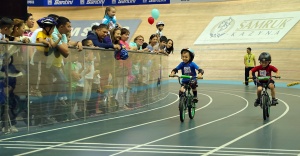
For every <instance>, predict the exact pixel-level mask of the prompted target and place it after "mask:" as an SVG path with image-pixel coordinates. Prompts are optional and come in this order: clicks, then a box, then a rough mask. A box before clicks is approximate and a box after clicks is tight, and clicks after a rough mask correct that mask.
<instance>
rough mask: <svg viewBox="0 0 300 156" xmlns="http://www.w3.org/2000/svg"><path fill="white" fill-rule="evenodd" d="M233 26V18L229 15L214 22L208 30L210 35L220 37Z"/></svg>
mask: <svg viewBox="0 0 300 156" xmlns="http://www.w3.org/2000/svg"><path fill="white" fill-rule="evenodd" d="M233 26H234V20H233V19H232V18H231V17H230V18H228V19H225V20H223V21H221V22H220V23H218V24H216V25H215V26H214V27H213V28H212V29H211V31H210V36H211V37H220V36H223V35H225V34H226V33H227V32H228V31H229V30H231V29H232V27H233Z"/></svg>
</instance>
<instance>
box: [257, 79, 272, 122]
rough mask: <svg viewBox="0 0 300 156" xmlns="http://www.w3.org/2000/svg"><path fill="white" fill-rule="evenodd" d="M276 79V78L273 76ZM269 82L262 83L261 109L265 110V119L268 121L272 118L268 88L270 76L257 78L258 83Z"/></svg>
mask: <svg viewBox="0 0 300 156" xmlns="http://www.w3.org/2000/svg"><path fill="white" fill-rule="evenodd" d="M273 77H274V76H273ZM261 80H267V82H266V83H262V91H261V96H260V104H261V105H260V107H261V108H262V109H263V119H264V120H266V119H267V118H268V117H269V116H270V107H271V100H270V97H269V94H268V91H267V90H268V87H269V83H270V80H271V77H270V76H264V77H257V81H261Z"/></svg>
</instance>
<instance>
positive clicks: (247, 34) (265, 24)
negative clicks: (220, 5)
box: [194, 11, 300, 44]
mask: <svg viewBox="0 0 300 156" xmlns="http://www.w3.org/2000/svg"><path fill="white" fill-rule="evenodd" d="M299 19H300V11H296V12H281V13H268V14H251V15H236V16H217V17H215V18H213V19H212V20H211V21H210V23H209V25H208V26H207V27H206V28H205V30H204V31H203V32H202V33H201V35H200V36H199V37H198V39H197V40H196V41H195V42H194V44H219V43H253V42H255V43H258V42H261V43H269V42H279V41H280V40H281V39H282V38H283V37H284V36H285V35H286V34H287V33H288V32H289V31H290V30H291V29H292V28H293V27H294V26H295V24H296V23H297V22H298V21H299Z"/></svg>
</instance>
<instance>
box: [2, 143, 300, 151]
mask: <svg viewBox="0 0 300 156" xmlns="http://www.w3.org/2000/svg"><path fill="white" fill-rule="evenodd" d="M8 143H10V144H8ZM61 143H64V142H39V141H5V143H2V144H0V145H3V146H11V145H14V146H31V147H34V146H51V145H53V144H61ZM69 145H74V146H76V147H97V148H104V147H105V146H107V147H110V146H111V147H113V148H127V147H131V146H137V145H139V144H113V143H94V142H74V143H71V144H69ZM63 147H71V146H63ZM8 148H14V147H8ZM152 148H153V149H154V148H156V149H164V148H169V149H179V150H180V149H185V150H193V149H215V148H217V147H210V146H176V145H145V146H144V149H152ZM139 149H143V148H139ZM223 149H224V150H236V151H272V152H300V149H298V150H291V149H263V148H240V147H224V148H223Z"/></svg>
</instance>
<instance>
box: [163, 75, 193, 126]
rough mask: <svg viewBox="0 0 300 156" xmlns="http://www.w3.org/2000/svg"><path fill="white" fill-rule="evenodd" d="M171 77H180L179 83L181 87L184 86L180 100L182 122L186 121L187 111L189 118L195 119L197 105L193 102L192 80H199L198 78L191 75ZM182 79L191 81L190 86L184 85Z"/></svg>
mask: <svg viewBox="0 0 300 156" xmlns="http://www.w3.org/2000/svg"><path fill="white" fill-rule="evenodd" d="M169 77H178V82H179V84H180V85H181V86H184V92H182V93H181V95H180V97H179V98H180V99H179V117H180V121H181V122H183V121H184V119H185V111H186V109H188V114H189V118H190V119H193V118H194V117H195V110H196V104H195V102H193V97H194V96H193V95H192V94H191V89H192V88H191V80H192V78H197V77H196V76H189V75H181V76H178V75H174V76H169ZM181 78H185V79H190V80H189V82H188V84H183V83H181V82H180V79H181Z"/></svg>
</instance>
